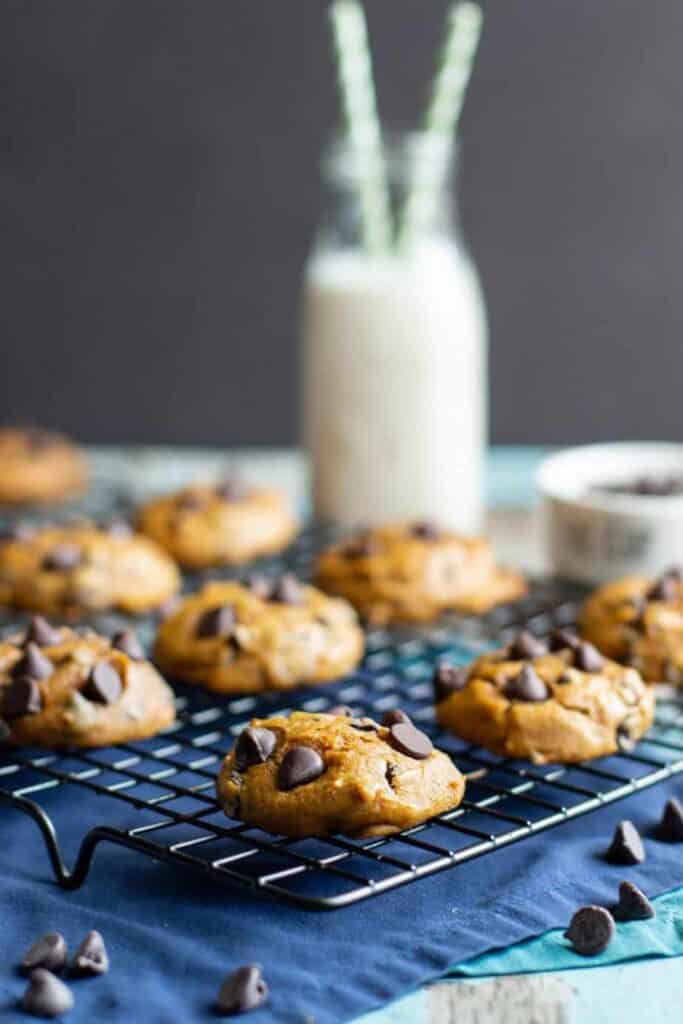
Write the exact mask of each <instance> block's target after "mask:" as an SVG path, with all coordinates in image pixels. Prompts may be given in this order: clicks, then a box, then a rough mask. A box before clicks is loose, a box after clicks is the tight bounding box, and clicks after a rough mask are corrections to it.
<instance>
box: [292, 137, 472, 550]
mask: <svg viewBox="0 0 683 1024" xmlns="http://www.w3.org/2000/svg"><path fill="white" fill-rule="evenodd" d="M415 151H416V150H415V138H414V137H412V136H409V137H406V138H403V139H399V140H397V141H394V142H393V143H392V144H391V145H389V146H387V147H386V149H385V166H386V171H387V175H388V179H389V184H390V190H391V196H392V202H393V204H395V205H396V206H397V207H400V205H401V204H402V202H403V194H404V193H405V190H406V183H407V179H408V177H409V174H410V167H411V159H412V158H413V157H412V156H411V154H413V153H414V152H415ZM362 173H363V168H362V167H361V166H359V161H358V159H357V158H354V154H353V153H352V152H351V151H350V150H349V148H348V147H347V146H346V145H345V144H344V143H339V144H337V145H336V147H334V148H333V149H332V150H331V151H330V153H329V154H328V155H327V157H326V158H325V160H324V162H323V177H324V181H325V186H326V190H327V196H326V200H327V201H326V208H325V211H324V214H323V218H322V221H321V225H320V228H319V231H318V234H317V238H316V241H315V244H314V247H313V251H312V253H311V256H310V259H309V261H308V264H307V267H306V271H305V281H304V295H303V325H302V327H303V345H302V375H303V388H302V398H303V433H304V444H305V448H306V451H307V453H308V456H309V459H310V466H311V476H312V488H313V502H314V511H315V514H316V516H317V517H318V518H319V519H324V520H332V521H336V522H339V523H341V524H344V525H353V524H359V523H362V524H367V525H372V524H379V523H383V522H389V521H397V520H411V519H431V520H434V521H436V522H438V523H440V524H441V525H444V526H450V527H453V528H455V529H456V530H460V531H462V532H466V533H474V532H477V531H479V530H480V529H481V528H482V525H483V512H484V501H483V472H484V456H485V449H486V438H487V380H486V378H487V374H486V349H487V333H486V318H485V312H484V304H483V300H482V294H481V289H480V285H479V279H478V277H477V273H476V270H475V268H474V266H473V264H472V261H471V260H470V257H469V255H468V253H467V250H466V248H465V246H464V243H463V240H462V237H461V233H460V228H459V224H458V219H457V217H456V216H455V210H454V209H453V201H452V195H451V189H450V184H451V181H450V179H451V177H452V175H451V174H450V173H449V174H446V175H445V178H444V179H442V180H441V185H440V187H439V190H438V194H437V193H435V195H434V197H433V202H432V203H431V214H430V216H429V218H428V219H427V221H426V222H424V223H422V224H421V226H420V230H419V232H418V233H417V237H413V238H412V239H411V240H410V242H409V243H408V244H402V245H393V246H392V247H391V248H390V249H389V250H388V251H386V252H382V253H380V254H377V253H372V254H370V253H369V252H368V251H367V248H364V246H363V244H362V231H361V227H362V225H361V209H360V204H359V187H360V185H361V182H360V180H359V177H360V174H362Z"/></svg>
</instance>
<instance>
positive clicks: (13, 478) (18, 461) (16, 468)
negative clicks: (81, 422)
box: [0, 427, 87, 505]
mask: <svg viewBox="0 0 683 1024" xmlns="http://www.w3.org/2000/svg"><path fill="white" fill-rule="evenodd" d="M86 477H87V468H86V462H85V458H84V457H83V455H82V454H81V452H80V451H79V450H78V448H76V446H75V445H73V444H72V443H71V442H70V441H69V440H67V438H65V437H62V436H61V435H60V434H52V433H49V432H48V431H45V430H38V429H35V428H20V427H4V428H0V504H5V505H21V504H24V503H26V504H29V503H37V504H43V503H49V502H54V501H62V500H64V499H65V498H72V497H74V495H76V494H79V493H80V492H81V491H82V490H83V487H84V486H85V482H86Z"/></svg>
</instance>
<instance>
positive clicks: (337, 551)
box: [316, 523, 526, 625]
mask: <svg viewBox="0 0 683 1024" xmlns="http://www.w3.org/2000/svg"><path fill="white" fill-rule="evenodd" d="M316 582H317V583H318V585H319V586H320V587H321V588H322V589H323V590H325V591H327V592H328V593H330V594H339V595H340V596H341V597H345V598H346V599H347V600H348V601H350V602H351V604H353V605H354V607H356V608H357V609H358V611H359V612H360V613H361V615H362V616H363V618H365V619H366V620H367V621H369V622H370V623H372V624H373V625H385V624H388V623H392V622H424V621H429V620H430V619H434V618H436V617H437V616H438V615H439V614H440V613H441V612H443V611H446V610H448V609H455V610H457V611H462V612H473V613H475V614H476V613H480V612H485V611H487V610H488V609H489V608H492V607H493V606H494V605H496V604H500V603H501V602H503V601H513V600H515V599H516V598H518V597H521V596H522V595H523V594H524V592H525V590H526V585H525V583H524V579H523V577H522V576H521V575H520V574H519V573H517V572H512V571H510V570H508V569H501V568H499V567H498V566H497V565H496V563H495V559H494V555H493V551H492V549H491V546H490V544H489V542H488V541H487V540H485V539H483V538H465V537H460V536H458V535H457V534H455V533H451V532H450V531H448V530H442V529H439V528H438V527H437V526H435V525H433V524H432V523H411V524H407V525H406V524H404V525H393V526H383V527H378V528H375V529H372V530H365V531H362V532H361V533H359V534H357V535H356V536H355V537H352V538H351V539H350V540H346V541H343V542H342V543H339V544H335V545H334V546H333V547H331V548H329V549H328V550H327V551H325V552H323V554H322V555H321V557H320V560H319V562H318V567H317V573H316Z"/></svg>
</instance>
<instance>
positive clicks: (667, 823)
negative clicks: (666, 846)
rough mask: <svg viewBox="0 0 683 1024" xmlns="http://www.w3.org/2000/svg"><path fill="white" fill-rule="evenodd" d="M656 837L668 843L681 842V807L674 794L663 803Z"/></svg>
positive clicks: (682, 830)
mask: <svg viewBox="0 0 683 1024" xmlns="http://www.w3.org/2000/svg"><path fill="white" fill-rule="evenodd" d="M657 837H658V838H659V839H663V840H664V841H665V842H668V843H683V807H681V804H680V802H679V801H678V800H677V799H676V797H675V796H672V797H671V799H670V800H667V802H666V804H665V805H664V811H663V812H662V817H661V820H660V822H659V826H658V828H657Z"/></svg>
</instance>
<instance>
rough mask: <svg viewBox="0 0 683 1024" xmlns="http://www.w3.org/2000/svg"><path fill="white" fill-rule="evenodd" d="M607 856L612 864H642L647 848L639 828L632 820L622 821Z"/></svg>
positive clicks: (615, 832) (615, 831) (616, 829)
mask: <svg viewBox="0 0 683 1024" xmlns="http://www.w3.org/2000/svg"><path fill="white" fill-rule="evenodd" d="M605 858H606V859H607V860H608V861H609V862H610V863H611V864H642V863H643V861H644V860H645V849H644V847H643V841H642V839H641V838H640V833H639V832H638V829H637V828H636V826H635V825H634V824H633V822H632V821H628V820H626V821H620V822H619V824H618V825H617V827H616V828H615V830H614V836H613V837H612V842H611V844H610V847H609V849H608V850H607V853H606V854H605Z"/></svg>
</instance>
